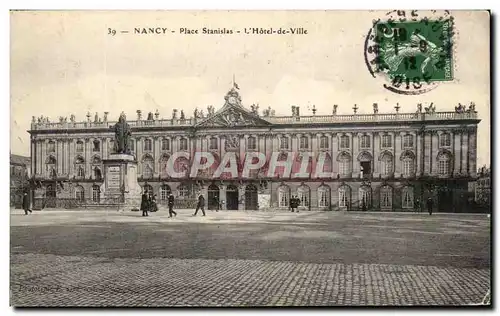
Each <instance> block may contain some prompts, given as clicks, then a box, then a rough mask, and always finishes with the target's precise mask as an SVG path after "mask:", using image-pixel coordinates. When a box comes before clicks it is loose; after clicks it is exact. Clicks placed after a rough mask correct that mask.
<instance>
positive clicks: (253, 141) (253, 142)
mask: <svg viewBox="0 0 500 316" xmlns="http://www.w3.org/2000/svg"><path fill="white" fill-rule="evenodd" d="M247 140H248V144H247V148H248V149H250V150H255V149H257V140H256V139H255V137H253V136H250V137H248V139H247Z"/></svg>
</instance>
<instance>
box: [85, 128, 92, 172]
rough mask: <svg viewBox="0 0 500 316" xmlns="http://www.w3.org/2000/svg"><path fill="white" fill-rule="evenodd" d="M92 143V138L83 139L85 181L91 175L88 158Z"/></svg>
mask: <svg viewBox="0 0 500 316" xmlns="http://www.w3.org/2000/svg"><path fill="white" fill-rule="evenodd" d="M93 141H94V138H85V179H88V178H90V176H91V175H92V170H91V168H92V167H91V164H90V157H91V151H92V145H91V144H92V142H93Z"/></svg>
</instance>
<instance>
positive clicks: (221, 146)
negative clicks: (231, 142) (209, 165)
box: [217, 137, 226, 161]
mask: <svg viewBox="0 0 500 316" xmlns="http://www.w3.org/2000/svg"><path fill="white" fill-rule="evenodd" d="M217 138H218V139H219V155H220V159H221V161H222V158H223V157H224V154H225V153H226V137H217Z"/></svg>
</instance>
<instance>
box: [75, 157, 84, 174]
mask: <svg viewBox="0 0 500 316" xmlns="http://www.w3.org/2000/svg"><path fill="white" fill-rule="evenodd" d="M75 173H76V177H78V178H85V161H84V160H83V158H82V157H76V159H75Z"/></svg>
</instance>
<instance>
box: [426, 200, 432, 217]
mask: <svg viewBox="0 0 500 316" xmlns="http://www.w3.org/2000/svg"><path fill="white" fill-rule="evenodd" d="M433 204H434V201H433V200H432V198H428V199H427V211H429V215H432V205H433Z"/></svg>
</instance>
